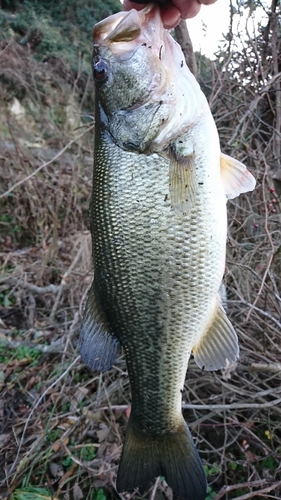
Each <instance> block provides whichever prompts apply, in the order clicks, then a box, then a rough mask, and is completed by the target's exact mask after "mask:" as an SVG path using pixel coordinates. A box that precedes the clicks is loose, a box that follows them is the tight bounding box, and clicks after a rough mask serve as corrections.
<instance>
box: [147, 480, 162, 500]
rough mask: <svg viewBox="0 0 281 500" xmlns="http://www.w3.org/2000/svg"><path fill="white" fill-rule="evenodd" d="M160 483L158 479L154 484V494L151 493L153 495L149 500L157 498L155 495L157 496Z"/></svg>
mask: <svg viewBox="0 0 281 500" xmlns="http://www.w3.org/2000/svg"><path fill="white" fill-rule="evenodd" d="M159 482H160V477H158V478H157V479H156V481H155V483H154V486H153V488H152V492H151V495H150V499H149V500H154V498H155V495H156V491H157V488H158V485H159Z"/></svg>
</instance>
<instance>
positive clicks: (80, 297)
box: [0, 39, 281, 500]
mask: <svg viewBox="0 0 281 500" xmlns="http://www.w3.org/2000/svg"><path fill="white" fill-rule="evenodd" d="M1 51H2V52H1V54H0V58H4V59H5V61H6V64H5V65H4V64H2V65H1V64H0V68H1V70H0V77H1V78H4V80H5V79H6V80H5V81H6V84H5V85H3V86H2V90H1V92H2V94H1V102H0V106H1V114H2V120H1V125H0V179H1V193H0V204H1V216H0V229H1V232H0V234H1V235H0V245H1V251H0V265H1V278H0V279H1V281H0V316H1V320H0V321H1V322H0V417H1V418H0V422H1V424H0V495H1V498H12V499H13V500H18V499H21V500H26V499H27V498H35V499H36V498H45V499H47V498H54V499H55V498H57V499H63V500H66V499H73V500H79V499H82V498H85V499H88V500H90V499H91V500H96V499H98V500H104V499H105V497H107V498H116V497H117V493H116V491H115V480H116V471H117V466H118V460H119V457H120V452H121V447H122V442H123V437H124V431H125V427H126V423H127V420H128V411H129V405H130V390H129V382H128V377H127V371H126V366H125V362H124V359H123V358H120V359H119V360H118V361H117V363H116V365H115V366H114V367H113V368H112V369H111V370H110V371H109V372H107V373H106V374H103V375H100V374H98V373H95V372H91V371H89V370H88V369H87V368H86V367H85V366H84V364H83V363H82V362H81V360H80V358H79V357H78V352H77V338H78V334H79V325H80V321H81V313H82V309H83V305H84V303H85V296H86V293H87V290H88V288H89V285H90V283H91V281H92V277H93V271H92V264H91V242H90V234H89V230H88V206H89V199H90V191H91V170H92V165H91V163H92V148H93V145H92V137H93V127H94V123H93V121H91V120H92V118H91V112H90V111H87V113H86V114H87V117H86V118H85V116H84V117H83V113H84V105H85V102H87V108H88V110H89V109H91V108H90V106H91V100H90V98H89V97H88V94H87V98H86V97H85V92H88V93H89V90H88V86H89V84H88V83H87V82H88V79H87V75H86V76H85V74H83V72H80V73H79V72H77V74H76V75H75V74H72V73H71V72H70V71H69V70H68V68H67V66H65V67H64V66H63V64H64V63H63V62H61V61H58V60H54V61H53V65H52V64H51V63H50V64H49V63H48V64H49V66H48V75H47V76H48V77H47V80H46V78H45V77H43V75H44V74H45V73H46V65H45V66H44V63H42V62H35V60H34V59H33V58H32V54H31V53H30V49H29V48H28V47H27V48H25V49H23V48H21V47H19V46H18V44H16V42H15V41H14V40H12V39H11V40H10V41H9V42H5V43H4V42H3V44H2V47H1ZM4 59H2V61H3V60H4ZM7 61H12V63H11V64H9V65H8V66H9V71H8V73H7V71H6V72H5V70H4V69H3V68H5V67H6V68H7ZM44 71H45V73H44ZM60 71H61V72H60ZM213 72H214V74H213V76H214V78H213V79H212V86H211V87H210V89H211V90H210V94H209V100H210V103H211V105H212V108H213V112H214V115H215V118H216V121H217V125H218V128H219V131H220V135H221V138H222V145H223V148H224V151H225V152H227V153H229V154H232V155H233V156H236V157H237V158H238V159H240V160H242V161H245V162H246V163H247V164H248V165H249V168H250V169H251V170H252V172H253V174H254V175H255V176H256V178H257V181H258V182H257V188H256V190H255V192H254V193H252V194H248V195H243V196H240V197H239V198H238V199H236V200H233V201H231V202H229V237H228V242H227V266H226V274H225V285H226V292H227V303H226V307H227V311H228V315H229V317H230V318H231V320H232V322H233V324H234V325H235V328H236V330H237V332H238V335H239V338H240V347H241V356H240V360H239V362H238V363H237V364H233V365H230V366H228V367H226V369H225V370H223V371H219V372H216V373H204V372H201V371H200V370H199V369H198V368H197V367H196V365H195V364H194V362H191V363H190V367H189V369H188V373H187V377H186V384H185V390H184V393H183V408H184V415H185V418H186V420H187V422H188V424H189V426H190V428H191V430H192V433H193V436H194V439H195V441H196V445H197V448H198V450H199V451H200V455H201V457H202V459H203V463H204V467H205V470H206V474H207V476H208V481H209V492H208V497H207V498H208V500H211V499H215V500H219V499H223V500H227V499H232V498H236V499H239V500H244V499H245V500H246V499H248V498H251V499H255V498H280V497H281V473H280V472H281V468H280V461H281V430H280V418H281V388H280V387H281V319H280V318H281V306H280V301H281V299H280V289H281V286H280V274H281V273H280V271H281V242H280V222H281V219H280V195H279V194H278V189H277V190H276V185H274V179H273V177H274V176H270V175H269V173H270V172H269V171H270V165H271V166H272V165H273V164H274V161H275V160H274V158H275V157H274V153H272V151H273V149H274V147H275V146H273V143H274V140H276V138H275V139H274V134H272V133H271V135H270V141H271V144H270V145H268V142H269V141H268V137H269V134H270V132H269V131H270V130H272V129H273V128H274V122H273V121H271V124H270V123H269V121H270V120H272V117H271V118H270V117H267V120H265V118H264V114H263V113H264V109H265V107H266V102H268V100H270V102H271V104H272V103H273V101H272V99H273V97H272V94H270V88H271V87H270V85H269V83H270V82H269V81H266V82H265V83H264V84H263V87H260V90H258V87H256V91H255V94H254V95H251V92H252V90H251V91H249V92H248V93H247V88H246V90H245V84H244V85H242V83H241V81H240V82H239V81H238V80H239V79H238V80H236V81H234V80H233V79H232V80H231V78H230V76H229V74H228V73H227V65H226V64H225V63H223V67H220V68H218V67H217V66H215V65H214V66H213ZM218 75H219V77H218ZM273 78H275V77H274V75H273ZM7 82H8V84H7ZM230 82H231V83H230ZM272 83H274V82H272ZM264 85H265V86H266V88H265V87H264ZM15 89H16V91H15ZM242 96H243V99H244V101H243V102H242ZM237 100H240V101H239V102H240V104H241V105H240V106H235V105H234V103H236V102H237ZM251 105H252V111H251V113H249V112H248V109H249V107H250V106H251ZM68 106H69V109H68ZM259 106H261V107H259ZM272 106H273V104H272ZM67 109H68V111H67ZM73 109H74V112H73ZM84 115H85V113H84ZM89 117H90V118H89ZM270 127H271V129H270ZM231 136H232V139H231V141H230V138H231ZM274 144H275V143H274ZM269 164H270V165H269ZM277 188H278V186H277ZM274 189H275V190H274ZM27 494H29V495H30V496H29V497H28V496H27ZM24 495H26V496H24ZM40 495H41V496H40ZM120 496H121V498H124V499H125V498H126V499H130V498H139V497H140V494H139V493H138V492H134V493H133V494H131V495H127V494H126V495H120ZM142 497H144V498H148V497H149V498H152V499H154V498H155V497H156V498H159V499H160V498H171V491H170V489H169V488H168V487H167V485H166V483H165V482H164V480H163V478H162V479H160V480H159V481H158V483H157V488H156V487H153V486H152V488H151V490H150V491H148V492H147V493H146V494H145V495H142Z"/></svg>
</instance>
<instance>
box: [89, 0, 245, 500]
mask: <svg viewBox="0 0 281 500" xmlns="http://www.w3.org/2000/svg"><path fill="white" fill-rule="evenodd" d="M93 38H94V53H93V74H94V80H95V83H96V110H95V117H96V127H95V157H94V173H93V193H92V201H91V230H92V236H93V238H92V239H93V261H94V272H95V274H94V282H93V285H92V288H91V290H90V293H89V297H88V301H87V304H86V308H85V314H84V319H83V324H82V331H81V338H80V351H81V356H82V358H83V360H84V362H85V363H86V364H87V365H89V366H90V367H91V368H94V369H97V370H100V371H106V370H108V369H109V368H110V367H111V366H112V364H113V363H114V361H115V359H116V357H117V356H118V355H119V352H120V346H122V347H123V350H124V353H125V358H126V363H127V367H128V373H129V378H130V384H131V391H132V408H131V414H130V418H129V423H128V428H127V432H126V437H125V443H124V446H123V452H122V457H121V461H120V466H119V471H118V477H117V490H118V491H125V490H132V489H133V488H136V487H139V486H144V485H146V484H147V483H148V482H149V481H150V480H153V479H154V478H156V477H157V476H160V475H161V476H165V479H166V481H167V483H168V484H169V485H170V486H171V487H172V489H173V491H174V492H175V494H176V495H177V496H179V497H180V498H182V500H204V499H205V496H206V479H205V475H204V471H203V468H202V464H201V461H200V458H199V455H198V453H197V451H196V449H195V446H194V444H193V441H192V437H191V435H190V432H189V430H188V427H187V425H186V423H185V421H184V419H183V416H182V412H181V396H182V390H183V386H184V381H185V376H186V370H187V366H188V361H189V358H190V355H191V353H193V355H194V358H195V361H196V363H197V364H198V365H199V366H200V367H202V368H205V370H216V369H220V368H223V367H224V366H225V365H226V362H227V360H228V361H229V362H233V361H235V360H236V359H237V357H238V353H239V349H238V341H237V336H236V333H235V331H234V328H233V327H232V325H231V323H230V321H229V320H228V319H227V317H226V314H225V311H224V309H223V307H222V304H221V301H220V298H219V294H218V290H219V287H220V284H221V281H222V276H223V272H224V266H225V247H226V229H227V221H226V197H235V196H237V195H238V194H239V193H241V192H245V191H248V190H252V189H253V188H254V185H255V182H254V179H253V177H252V176H251V174H250V173H249V172H248V171H247V170H246V168H245V167H244V165H242V164H241V163H239V162H237V161H235V160H232V159H231V158H229V157H227V156H222V155H221V153H220V145H219V138H218V133H217V129H216V126H215V124H214V121H213V118H212V115H211V112H210V109H209V106H208V104H207V101H206V99H205V97H204V95H203V93H202V92H201V90H200V87H199V85H198V83H197V82H196V80H195V79H194V77H193V75H192V74H191V73H190V71H189V70H188V68H187V66H186V64H185V61H184V58H183V54H182V52H181V49H180V47H179V46H178V45H177V43H176V42H175V41H174V40H173V38H172V37H171V36H170V34H169V33H168V32H167V31H166V30H165V29H164V28H163V25H162V22H161V18H160V13H159V9H158V8H157V7H155V6H152V5H149V6H147V7H146V8H145V9H143V10H142V11H140V12H137V11H135V10H131V11H130V12H121V13H118V14H115V15H113V16H111V17H109V18H107V19H105V20H104V21H102V22H100V23H98V24H97V25H96V26H95V27H94V30H93Z"/></svg>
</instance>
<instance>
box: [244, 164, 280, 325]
mask: <svg viewBox="0 0 281 500" xmlns="http://www.w3.org/2000/svg"><path fill="white" fill-rule="evenodd" d="M264 164H265V173H264V175H263V179H262V196H263V202H264V207H265V223H264V227H265V232H266V234H267V237H268V241H269V243H270V246H271V254H270V256H269V260H268V263H267V266H266V269H265V272H264V275H263V277H262V281H261V285H260V288H259V291H258V293H257V295H256V298H255V300H254V302H253V304H252V306H251V307H250V309H249V311H248V314H247V316H246V322H248V321H249V319H250V316H251V314H252V311H253V308H254V307H255V305H256V303H257V301H258V300H259V298H260V296H261V294H262V291H263V288H264V284H265V280H266V278H267V275H268V273H269V270H270V267H271V264H272V262H273V259H274V255H275V248H274V244H273V241H272V237H271V234H270V232H269V230H268V210H267V207H266V195H265V177H266V174H267V171H268V166H267V163H266V160H265V158H264Z"/></svg>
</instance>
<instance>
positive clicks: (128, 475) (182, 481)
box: [117, 417, 207, 500]
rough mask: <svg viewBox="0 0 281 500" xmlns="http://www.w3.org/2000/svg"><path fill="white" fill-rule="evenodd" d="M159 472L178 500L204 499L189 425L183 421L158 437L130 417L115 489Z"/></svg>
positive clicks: (143, 482) (130, 486)
mask: <svg viewBox="0 0 281 500" xmlns="http://www.w3.org/2000/svg"><path fill="white" fill-rule="evenodd" d="M158 476H164V477H165V480H166V481H167V483H168V485H169V486H170V487H171V488H172V489H173V491H174V493H175V494H176V495H177V496H179V497H180V498H181V500H195V499H196V500H205V498H206V496H207V495H206V489H207V483H206V477H205V473H204V470H203V467H202V463H201V460H200V457H199V455H198V453H197V450H196V448H195V446H194V443H193V439H192V436H191V434H190V432H189V429H188V427H187V425H186V423H185V422H184V420H182V423H181V424H180V426H179V427H178V428H177V430H176V431H175V432H171V433H169V434H166V435H164V436H161V437H159V436H158V437H155V438H154V437H153V436H151V435H147V434H144V433H143V432H140V431H139V429H138V427H137V426H136V425H135V424H134V422H133V420H132V418H131V417H130V419H129V423H128V428H127V433H126V437H125V443H124V446H123V452H122V456H121V462H120V465H119V470H118V476H117V491H119V492H122V491H130V490H133V489H134V488H137V487H141V486H145V485H146V484H147V483H148V482H149V481H151V480H153V479H155V478H156V477H158Z"/></svg>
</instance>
